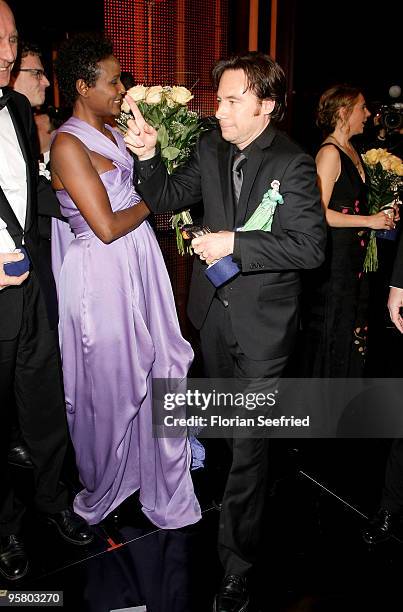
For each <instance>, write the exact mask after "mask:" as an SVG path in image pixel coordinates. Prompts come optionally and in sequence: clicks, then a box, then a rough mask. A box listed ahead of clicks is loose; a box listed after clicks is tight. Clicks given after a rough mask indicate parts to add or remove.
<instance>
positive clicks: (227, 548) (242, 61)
mask: <svg viewBox="0 0 403 612" xmlns="http://www.w3.org/2000/svg"><path fill="white" fill-rule="evenodd" d="M213 80H214V83H215V85H216V87H217V88H218V92H217V94H218V95H217V97H218V110H217V112H216V117H217V119H218V121H219V129H218V128H217V129H214V130H211V131H209V132H208V133H205V134H203V135H202V136H201V138H200V139H199V142H198V144H197V146H196V149H195V151H194V154H193V156H192V157H191V159H190V161H189V162H188V163H187V164H185V165H184V166H182V167H180V168H179V169H178V170H177V171H176V172H175V173H174V174H173V175H171V176H168V175H167V173H166V170H165V167H164V164H163V163H162V160H161V157H160V156H159V154H158V153H157V154H156V152H155V145H156V133H155V130H154V129H153V128H151V127H150V126H149V125H147V124H146V123H145V122H144V119H143V118H142V116H141V114H140V113H139V111H138V109H137V107H136V106H135V105H134V104H132V102H131V101H130V100H129V99H128V102H129V103H130V105H131V107H132V111H133V114H134V117H135V121H133V122H132V123H130V122H129V125H130V128H131V129H130V130H129V131H128V133H127V135H126V137H125V138H126V143H127V144H128V146H129V148H130V149H131V150H132V151H133V152H134V153H135V154H136V156H137V158H138V159H137V160H136V161H135V164H136V172H137V177H138V190H139V192H140V193H141V195H142V196H143V198H144V200H145V201H146V202H147V203H148V205H149V206H150V208H151V209H152V210H153V212H157V213H158V212H162V211H167V210H169V209H172V208H174V209H175V208H183V207H186V206H190V205H192V204H195V203H197V202H199V201H200V200H203V204H204V219H203V222H204V223H205V224H206V225H208V226H209V227H210V228H211V231H212V233H210V234H207V235H204V236H201V237H198V238H195V239H194V240H193V242H192V244H193V247H194V250H195V253H196V254H198V255H199V257H200V259H197V260H196V261H195V263H194V269H193V276H192V281H191V287H190V297H189V304H188V314H189V317H190V319H191V321H192V323H193V324H194V325H195V326H196V327H197V328H198V329H200V335H201V346H202V352H203V359H204V365H205V368H206V371H207V374H208V376H209V377H213V378H234V379H245V378H254V379H267V378H270V379H278V378H279V377H280V376H281V374H282V372H283V370H284V367H285V364H286V362H287V358H288V356H289V354H290V352H291V350H292V347H293V344H294V341H295V336H296V332H297V328H298V301H299V293H300V290H301V289H300V277H299V270H300V269H303V268H315V267H316V266H319V265H320V264H321V263H322V261H323V258H324V246H325V223H324V217H323V212H322V209H321V204H320V198H319V193H318V190H317V187H316V171H315V165H314V162H313V160H312V159H311V158H310V157H309V156H308V155H306V154H305V153H303V151H302V150H301V149H300V148H299V147H298V146H297V145H296V144H294V143H293V142H292V141H291V140H290V139H289V138H288V137H287V136H286V135H285V134H283V133H281V132H279V131H277V129H276V128H275V127H274V126H273V123H272V121H276V120H280V119H281V117H282V115H283V111H284V105H285V76H284V73H283V71H282V69H281V68H280V66H279V65H278V64H276V63H275V62H273V61H272V60H271V59H270V58H269V57H268V56H266V55H263V54H261V53H250V54H247V55H245V56H236V57H234V58H231V59H229V60H223V61H221V62H219V63H218V64H217V65H216V66H215V68H214V69H213ZM240 160H242V164H243V165H242V169H241V168H240V166H239V161H240ZM232 175H234V176H232ZM273 181H278V182H279V191H280V193H281V194H282V196H283V198H284V204H281V205H278V206H277V209H276V212H275V214H274V218H273V223H272V228H271V231H259V230H254V231H247V232H239V231H236V230H235V231H234V227H235V228H239V227H240V226H242V225H244V223H245V222H246V221H247V220H248V219H249V218H250V216H251V215H252V213H253V212H254V211H255V210H256V209H257V207H258V205H259V204H260V202H261V201H262V198H263V195H264V194H265V193H266V192H267V191H268V189H270V187H271V186H273V185H272V183H273ZM239 190H240V191H239ZM227 255H230V256H231V257H232V259H233V260H234V261H235V262H237V263H238V265H239V268H240V274H239V275H237V276H236V277H235V278H234V279H233V280H231V281H230V282H228V283H227V284H226V285H225V286H223V287H221V288H219V289H218V290H216V289H215V287H214V285H213V284H212V283H211V282H210V281H209V280H208V279H207V278H206V276H205V274H204V272H205V270H206V263H207V264H210V263H212V262H214V261H215V260H218V259H220V258H222V257H224V256H227ZM266 477H267V440H264V439H260V438H257V437H255V438H249V439H246V438H236V437H235V436H234V439H233V443H232V466H231V469H230V473H229V476H228V480H227V484H226V488H225V493H224V498H223V503H222V510H221V515H220V527H219V543H218V547H219V555H220V559H221V562H222V564H223V566H224V571H225V578H224V580H223V583H222V586H221V589H220V592H219V594H218V595H217V597H216V599H215V604H214V609H215V610H216V612H221V611H224V610H225V611H226V612H227V611H228V612H241V611H244V610H246V609H247V607H248V601H249V595H248V586H247V576H248V574H249V573H250V570H251V568H252V566H253V563H254V561H255V558H256V552H257V548H258V543H259V538H260V534H261V531H260V527H261V520H262V514H263V504H264V498H265V483H266Z"/></svg>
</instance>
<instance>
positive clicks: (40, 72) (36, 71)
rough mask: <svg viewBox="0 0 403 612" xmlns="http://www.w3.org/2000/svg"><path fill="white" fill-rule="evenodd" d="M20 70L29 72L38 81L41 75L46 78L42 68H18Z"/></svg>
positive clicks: (41, 77)
mask: <svg viewBox="0 0 403 612" xmlns="http://www.w3.org/2000/svg"><path fill="white" fill-rule="evenodd" d="M20 72H30V73H31V74H32V76H33V77H35V78H36V79H38V81H40V80H41V79H43V77H45V78H46V74H45V71H44V70H43V69H42V68H20Z"/></svg>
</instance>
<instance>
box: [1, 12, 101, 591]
mask: <svg viewBox="0 0 403 612" xmlns="http://www.w3.org/2000/svg"><path fill="white" fill-rule="evenodd" d="M17 42H18V34H17V30H16V26H15V22H14V16H13V14H12V12H11V10H10V8H9V6H8V5H7V3H6V2H4V0H0V96H1V97H0V218H1V219H2V221H3V222H5V223H6V224H7V231H8V234H9V236H11V238H12V239H13V241H14V243H15V245H16V247H17V248H21V247H22V246H23V247H24V248H25V249H26V251H27V253H28V256H29V260H30V262H31V269H30V270H29V272H26V273H25V274H23V275H22V276H8V275H7V274H6V271H5V269H4V264H5V263H7V262H10V261H16V260H18V259H21V256H20V255H18V254H15V253H1V254H0V389H1V409H2V415H1V419H2V426H1V428H0V431H1V433H0V436H1V440H0V469H1V487H0V574H2V575H3V576H5V577H6V578H7V579H9V580H17V579H19V578H21V577H23V576H24V575H25V574H26V572H27V570H28V559H27V556H26V553H25V550H24V545H23V540H22V537H21V519H22V514H23V510H24V508H23V505H22V503H21V501H20V500H19V499H18V498H17V496H16V495H15V491H14V486H13V485H14V483H13V478H12V475H11V473H10V471H9V469H8V466H7V448H8V427H7V422H8V421H9V412H10V411H11V410H13V409H15V406H17V409H18V415H19V422H20V426H21V430H22V433H23V437H24V439H25V441H26V443H27V445H28V448H29V451H30V455H31V457H32V462H33V465H34V470H33V473H34V480H35V490H36V493H35V503H36V508H37V510H38V512H39V513H40V514H41V516H42V517H43V518H44V519H45V520H46V521H47V522H48V523H49V524H51V525H54V526H55V527H57V529H58V531H59V533H60V534H61V535H62V536H63V538H64V539H66V540H67V541H69V542H71V543H74V544H86V543H87V542H89V541H90V540H91V539H92V535H91V533H90V531H89V529H88V526H87V524H86V523H85V522H84V521H83V520H82V519H81V518H80V517H78V516H77V515H76V514H75V513H74V512H73V511H72V510H71V509H70V508H69V507H68V495H67V491H66V489H65V487H64V486H63V485H62V484H61V483H60V482H59V477H60V472H61V468H62V464H63V459H64V454H65V450H66V443H67V426H66V418H65V404H64V396H63V388H62V382H61V370H60V359H59V350H58V339H57V304H56V292H55V285H54V280H53V277H52V273H51V270H50V267H49V265H48V264H47V262H46V260H44V259H43V257H42V256H41V251H40V248H39V235H38V224H37V214H38V203H40V204H41V205H42V204H43V206H44V209H48V208H49V207H52V202H54V197H53V195H52V194H51V189H50V186H49V185H48V186H46V185H45V184H39V183H38V163H37V160H36V159H35V156H34V155H33V150H32V138H33V135H34V131H33V118H32V112H31V108H30V105H29V103H28V100H27V99H26V98H25V97H24V96H22V95H21V94H19V93H17V92H14V91H12V90H11V89H9V88H8V87H7V85H8V83H9V80H10V75H11V70H12V68H13V64H14V62H15V58H16V54H17ZM47 189H48V191H46V190H47ZM47 196H48V197H47ZM3 231H4V230H3Z"/></svg>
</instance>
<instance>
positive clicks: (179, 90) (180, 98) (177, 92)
mask: <svg viewBox="0 0 403 612" xmlns="http://www.w3.org/2000/svg"><path fill="white" fill-rule="evenodd" d="M167 97H168V98H170V99H171V100H172V102H174V103H175V104H182V105H183V106H184V105H185V104H187V103H188V102H189V101H190V100H191V99H192V98H193V96H192V94H191V92H190V91H189V90H188V89H186V87H179V86H178V85H174V87H172V89H171V91H170V92H169V94H168V96H167Z"/></svg>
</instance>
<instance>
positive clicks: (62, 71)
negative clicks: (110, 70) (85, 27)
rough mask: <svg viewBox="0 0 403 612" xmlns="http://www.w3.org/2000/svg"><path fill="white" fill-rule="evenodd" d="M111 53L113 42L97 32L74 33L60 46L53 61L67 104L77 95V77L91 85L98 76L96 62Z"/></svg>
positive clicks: (72, 101) (73, 100)
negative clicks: (54, 61)
mask: <svg viewBox="0 0 403 612" xmlns="http://www.w3.org/2000/svg"><path fill="white" fill-rule="evenodd" d="M111 55H113V44H112V41H110V40H109V39H108V38H105V37H104V36H102V35H98V34H76V35H75V36H74V37H72V38H69V39H68V40H66V41H65V42H64V43H63V44H62V45H61V47H60V49H59V52H58V56H57V60H56V63H55V69H56V76H57V81H58V84H59V87H60V91H61V93H62V94H63V96H64V98H65V100H66V102H67V104H70V105H73V104H74V102H75V101H76V99H77V97H78V92H77V89H76V83H77V81H78V79H83V81H84V82H85V83H86V84H87V85H88V87H92V86H93V85H95V83H96V81H97V79H98V76H99V66H98V63H99V62H101V61H102V60H104V59H106V58H107V57H110V56H111Z"/></svg>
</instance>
